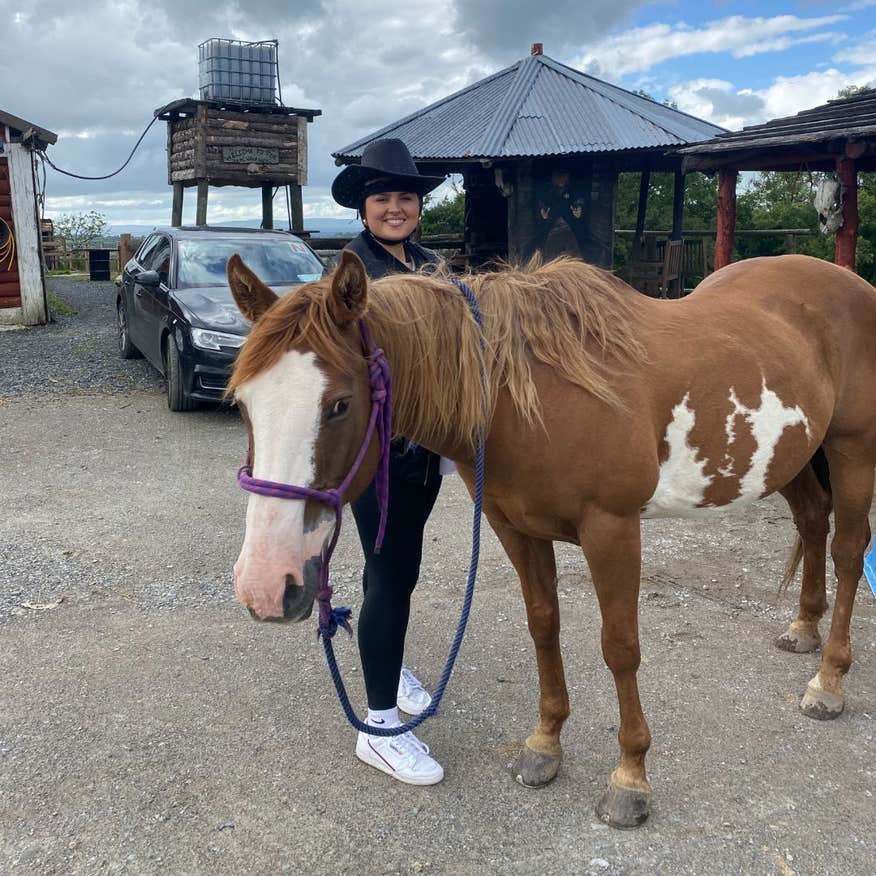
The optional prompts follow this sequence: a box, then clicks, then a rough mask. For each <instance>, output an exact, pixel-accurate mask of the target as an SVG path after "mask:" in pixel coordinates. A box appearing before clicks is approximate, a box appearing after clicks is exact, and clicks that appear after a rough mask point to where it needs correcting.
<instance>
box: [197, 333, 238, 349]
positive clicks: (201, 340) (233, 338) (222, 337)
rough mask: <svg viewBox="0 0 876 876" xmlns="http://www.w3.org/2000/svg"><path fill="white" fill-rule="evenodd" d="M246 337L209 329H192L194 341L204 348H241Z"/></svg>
mask: <svg viewBox="0 0 876 876" xmlns="http://www.w3.org/2000/svg"><path fill="white" fill-rule="evenodd" d="M245 340H246V338H245V337H244V336H243V335H229V334H227V333H226V332H214V331H210V330H209V329H199V328H193V329H192V343H193V344H194V345H195V346H196V347H200V348H201V349H202V350H219V351H221V350H228V349H231V350H239V349H240V348H241V347H242V346H243V342H244V341H245Z"/></svg>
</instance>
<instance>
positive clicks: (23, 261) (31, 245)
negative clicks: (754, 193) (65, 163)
mask: <svg viewBox="0 0 876 876" xmlns="http://www.w3.org/2000/svg"><path fill="white" fill-rule="evenodd" d="M5 148H6V153H5V154H6V165H7V169H8V171H9V189H10V199H11V205H10V206H11V208H12V215H13V217H14V222H15V226H14V227H15V254H16V260H17V264H18V282H19V288H20V294H21V310H20V313H21V319H20V321H21V322H22V323H23V324H24V325H43V324H44V323H45V322H46V320H47V319H48V308H47V306H46V287H45V282H44V279H43V257H42V239H41V238H42V235H41V233H40V223H39V216H38V215H37V200H36V181H35V178H34V157H33V153H32V152H31V151H30V149H28V148H27V147H25V146H22V145H21V144H20V143H6V144H5ZM4 315H5V314H4ZM18 321H19V320H18V319H16V322H18Z"/></svg>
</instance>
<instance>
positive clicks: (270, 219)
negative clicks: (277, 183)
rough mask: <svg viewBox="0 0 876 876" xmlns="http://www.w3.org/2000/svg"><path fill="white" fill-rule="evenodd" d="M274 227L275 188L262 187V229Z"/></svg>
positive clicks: (270, 186)
mask: <svg viewBox="0 0 876 876" xmlns="http://www.w3.org/2000/svg"><path fill="white" fill-rule="evenodd" d="M273 227H274V187H273V186H272V185H266V186H262V228H273Z"/></svg>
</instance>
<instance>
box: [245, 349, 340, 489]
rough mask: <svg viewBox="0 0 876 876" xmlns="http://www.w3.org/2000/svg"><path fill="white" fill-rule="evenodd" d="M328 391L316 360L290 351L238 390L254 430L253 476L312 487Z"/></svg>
mask: <svg viewBox="0 0 876 876" xmlns="http://www.w3.org/2000/svg"><path fill="white" fill-rule="evenodd" d="M325 387H326V376H325V374H324V373H323V372H322V370H321V369H320V368H319V367H318V366H317V364H316V355H315V354H314V353H309V352H308V353H301V352H299V351H297V350H290V351H289V352H288V353H286V354H284V355H283V356H282V357H281V358H280V360H279V361H278V362H277V363H276V364H275V365H273V366H271V367H270V368H268V369H267V370H265V371H263V372H261V374H258V375H256V376H255V377H254V378H253V379H252V380H249V381H247V382H246V383H245V384H243V386H241V387H240V388H239V389H238V391H237V395H238V398H239V399H240V401H242V402H243V404H244V405H245V406H246V410H247V414H248V415H249V419H250V423H251V425H252V431H253V442H254V444H255V448H256V454H255V470H254V471H253V476H254V477H257V478H261V479H262V480H268V481H281V482H282V483H285V484H298V485H300V486H303V487H306V486H309V485H310V484H311V482H312V481H313V478H314V475H315V460H314V451H315V449H316V440H317V437H318V435H319V424H320V419H321V416H320V413H321V412H320V407H321V403H322V396H323V393H324V392H325ZM293 504H295V503H293Z"/></svg>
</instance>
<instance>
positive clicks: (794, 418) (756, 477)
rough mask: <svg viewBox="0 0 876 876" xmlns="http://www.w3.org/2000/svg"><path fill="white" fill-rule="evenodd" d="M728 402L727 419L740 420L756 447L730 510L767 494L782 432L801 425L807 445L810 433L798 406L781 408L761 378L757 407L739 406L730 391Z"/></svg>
mask: <svg viewBox="0 0 876 876" xmlns="http://www.w3.org/2000/svg"><path fill="white" fill-rule="evenodd" d="M730 401H731V402H732V403H733V406H734V409H735V410H734V412H733V414H732V415H731V417H733V418H734V419H735V417H736V416H741V417H742V418H743V419H744V420H745V421H746V422H747V423H748V427H749V429H750V430H751V435H752V437H753V438H754V440H755V444H756V447H755V450H754V453H753V454H752V457H751V465H750V466H749V468H748V471H747V472H746V473H745V475H744V476H743V477H742V479H741V480H740V483H739V495H738V496H737V497H736V498H735V499H734V500H733V501H732V502H731V503H730V505H731V506H732V505H737V504H743V503H747V502H753V501H754V500H755V499H759V498H760V497H761V496H763V495H764V494H765V493H766V492H767V472H768V471H769V467H770V463H771V462H772V461H773V457H774V456H775V453H776V447H777V446H778V443H779V439H780V438H781V437H782V435H783V434H784V432H785V429H790V428H792V427H793V426H800V425H802V426H803V428H804V429H805V430H806V438H807V440H809V441H810V442H811V441H812V430H811V429H810V428H809V419H808V417H807V416H806V414H804V413H803V410H802V408H801V407H800V405H794V407H785V404H784V402H783V401H782V400H781V399H780V398H779V397H778V395H776V393H775V392H773V391H772V390H771V389H770V388H769V387H768V386H767V384H766V378H763V381H762V384H761V391H760V406H759V407H757V408H749V407H746V406H745V405H743V404H742V403H741V402H740V401H739V399H738V398H737V397H736V391H735V390H734V389H733V388H731V389H730ZM729 419H730V418H728V421H729ZM728 432H729V430H728Z"/></svg>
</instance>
